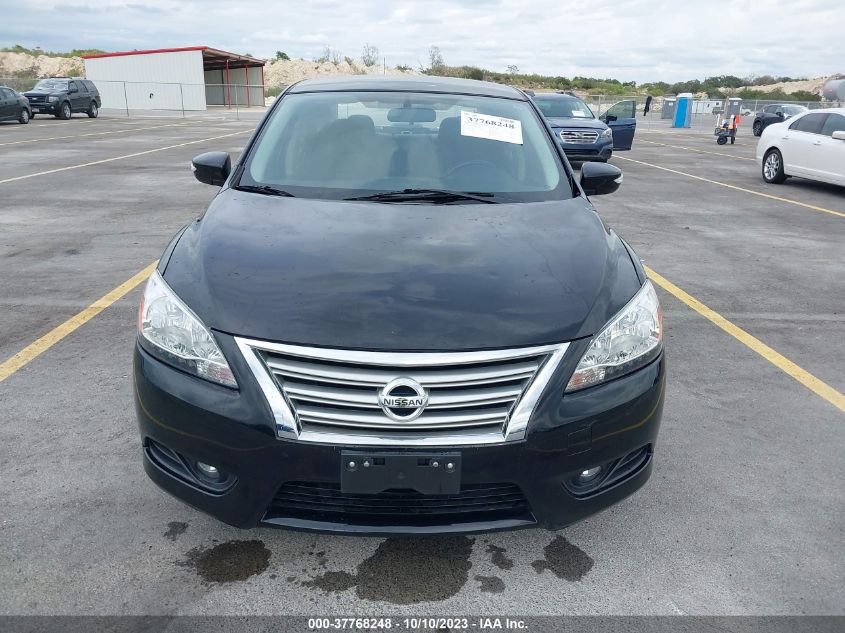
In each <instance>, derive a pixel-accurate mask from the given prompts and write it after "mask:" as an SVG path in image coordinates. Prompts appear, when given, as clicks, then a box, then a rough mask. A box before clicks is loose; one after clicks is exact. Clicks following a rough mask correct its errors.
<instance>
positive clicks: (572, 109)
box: [534, 95, 595, 119]
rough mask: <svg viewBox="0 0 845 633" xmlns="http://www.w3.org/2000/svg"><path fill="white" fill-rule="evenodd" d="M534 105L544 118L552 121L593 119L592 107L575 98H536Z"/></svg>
mask: <svg viewBox="0 0 845 633" xmlns="http://www.w3.org/2000/svg"><path fill="white" fill-rule="evenodd" d="M534 103H536V104H537V107H538V108H540V112H542V113H543V116H545V117H547V118H551V119H556V118H559V119H593V118H595V117H594V116H593V111H592V110H590V107H589V106H588V105H587V104H586V103H584V102H583V101H581V100H580V99H576V98H575V97H551V96H549V97H543V96H542V95H535V96H534Z"/></svg>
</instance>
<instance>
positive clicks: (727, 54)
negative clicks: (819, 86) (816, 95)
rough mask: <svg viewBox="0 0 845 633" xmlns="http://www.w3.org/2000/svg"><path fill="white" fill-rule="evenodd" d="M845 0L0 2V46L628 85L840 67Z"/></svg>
mask: <svg viewBox="0 0 845 633" xmlns="http://www.w3.org/2000/svg"><path fill="white" fill-rule="evenodd" d="M843 1H845V0H790V1H788V2H784V1H781V0H768V1H766V2H761V1H760V0H750V1H747V2H736V1H734V2H729V1H727V0H725V1H723V2H722V1H718V0H707V1H702V0H672V1H669V0H579V1H577V2H571V1H568V0H450V1H445V0H415V1H414V2H400V1H395V2H389V1H381V2H377V1H372V0H299V1H298V2H292V1H290V0H281V1H276V2H271V1H268V0H262V1H255V0H245V1H237V0H182V1H169V0H136V1H134V2H125V1H114V0H66V1H65V2H62V3H58V2H54V1H52V0H50V1H45V0H26V2H16V1H14V0H0V16H2V17H1V18H0V46H9V45H12V44H23V45H24V46H29V47H35V46H40V47H42V48H43V49H46V50H69V49H72V48H101V49H105V50H131V49H144V48H163V47H176V46H193V45H200V44H203V45H208V46H213V47H216V48H222V49H225V50H231V51H234V52H241V53H252V54H254V55H257V56H259V57H269V56H272V55H273V54H274V53H275V51H276V50H283V51H285V52H287V53H288V54H289V55H290V56H291V57H305V58H307V59H308V58H314V57H317V56H319V55H320V52H321V51H322V49H323V47H324V46H331V47H332V48H333V49H337V50H339V51H341V54H342V55H348V56H350V57H356V58H357V57H360V55H361V49H362V46H363V45H364V43H365V42H367V43H370V44H372V45H375V46H377V47H378V48H379V50H380V51H381V53H382V55H383V56H385V57H386V58H387V63H388V64H389V65H397V64H407V65H410V66H414V67H416V66H418V65H419V64H427V51H428V48H429V46H431V45H437V46H439V47H440V49H441V51H442V53H443V57H444V59H445V61H446V62H447V63H448V64H453V65H458V64H472V65H477V66H483V67H486V68H490V69H494V70H505V69H506V67H507V66H508V65H510V64H514V65H516V66H518V67H519V68H520V69H521V70H522V71H525V72H538V73H543V74H555V75H564V76H575V75H582V76H592V77H613V78H616V79H620V80H623V81H628V80H635V81H638V82H644V81H654V80H659V79H662V80H665V81H678V80H682V79H690V78H695V77H698V78H703V77H705V76H709V75H721V74H732V75H739V76H745V75H751V74H753V75H761V74H775V75H789V76H793V77H794V76H810V77H813V76H821V75H829V74H833V73H835V72H845V54H843V52H842V51H843V49H842V41H843V35H842V28H843V23H845V4H843Z"/></svg>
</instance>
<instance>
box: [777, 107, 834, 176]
mask: <svg viewBox="0 0 845 633" xmlns="http://www.w3.org/2000/svg"><path fill="white" fill-rule="evenodd" d="M826 119H827V113H826V112H814V113H811V114H805V115H803V116H800V117H797V118H796V119H795V121H793V122H792V123H791V124H789V127H787V128H786V129H785V130H784V131H783V132H780V131H779V133H780V134H781V135H782V136H781V138H779V139H778V138H775V142H776V143H777V144H778V145H780V146H781V154H782V155H783V165H784V170H785V171H786V173H787V174H789V175H790V176H804V177H805V178H818V177H819V175H820V174H823V173H824V172H823V171H820V169H823V166H822V165H821V164H820V163H819V145H820V144H821V131H822V127H823V126H824V123H825V120H826ZM786 125H787V124H786V123H784V126H786Z"/></svg>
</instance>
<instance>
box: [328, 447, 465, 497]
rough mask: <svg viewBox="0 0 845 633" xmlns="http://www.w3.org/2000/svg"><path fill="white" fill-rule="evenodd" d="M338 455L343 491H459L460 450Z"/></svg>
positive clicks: (452, 493) (448, 492) (426, 493)
mask: <svg viewBox="0 0 845 633" xmlns="http://www.w3.org/2000/svg"><path fill="white" fill-rule="evenodd" d="M340 455H341V461H340V490H341V492H344V493H349V494H378V493H379V492H384V491H385V490H390V489H411V490H416V491H417V492H419V493H421V494H424V495H438V494H440V495H454V494H458V493H459V492H460V491H461V454H460V453H429V452H426V453H380V452H371V453H368V452H365V451H341V454H340Z"/></svg>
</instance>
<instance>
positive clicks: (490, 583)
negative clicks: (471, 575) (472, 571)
mask: <svg viewBox="0 0 845 633" xmlns="http://www.w3.org/2000/svg"><path fill="white" fill-rule="evenodd" d="M475 579H476V580H477V581H478V582H480V583H481V586H479V589H480V590H481V591H482V592H483V593H502V592H503V591H504V590H505V581H504V580H502V579H501V578H499V577H498V576H476V577H475Z"/></svg>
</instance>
